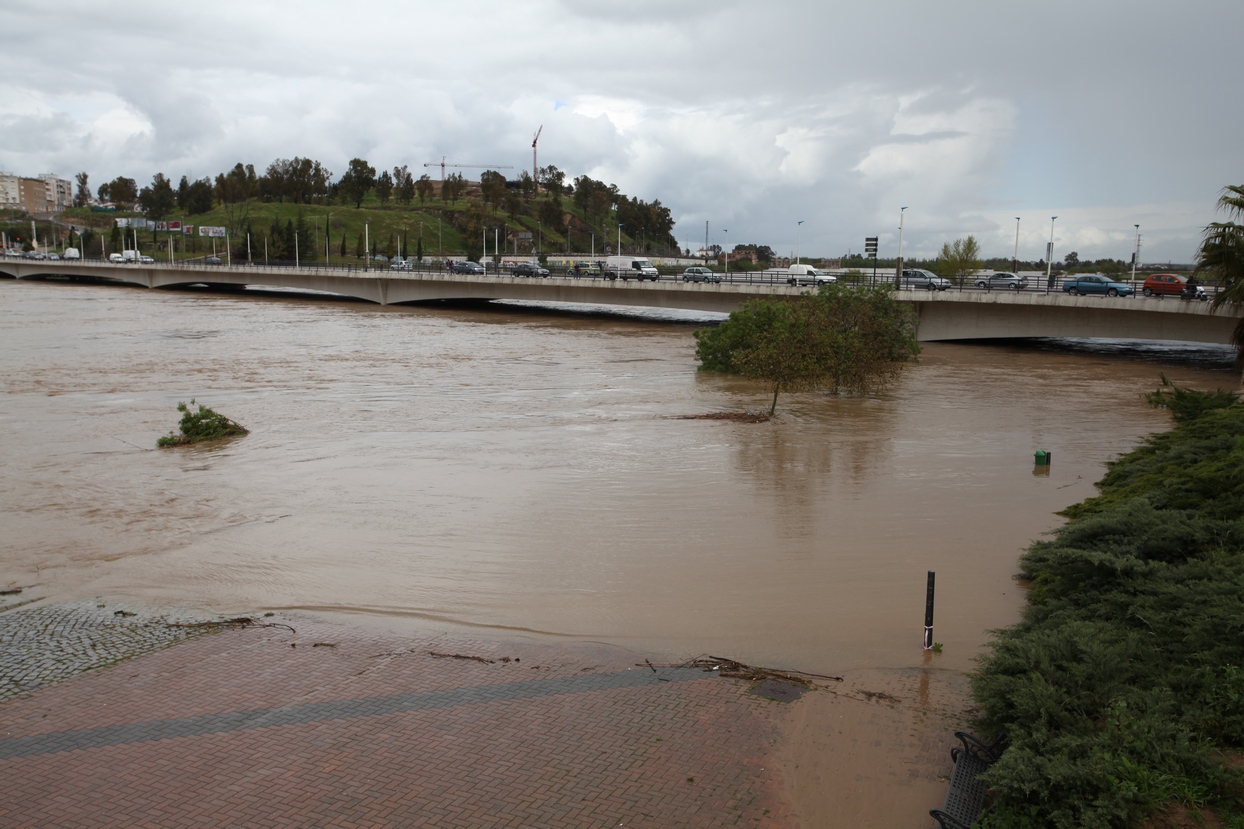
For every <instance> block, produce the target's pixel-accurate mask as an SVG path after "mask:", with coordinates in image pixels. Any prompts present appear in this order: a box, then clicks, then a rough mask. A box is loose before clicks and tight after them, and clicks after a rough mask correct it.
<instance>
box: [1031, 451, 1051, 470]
mask: <svg viewBox="0 0 1244 829" xmlns="http://www.w3.org/2000/svg"><path fill="white" fill-rule="evenodd" d="M1051 457H1052V455H1051V453H1050V452H1047V451H1045V450H1044V449H1038V450H1037V452H1036V457H1035V458H1034V463H1036V465H1037V466H1049V465H1050V458H1051Z"/></svg>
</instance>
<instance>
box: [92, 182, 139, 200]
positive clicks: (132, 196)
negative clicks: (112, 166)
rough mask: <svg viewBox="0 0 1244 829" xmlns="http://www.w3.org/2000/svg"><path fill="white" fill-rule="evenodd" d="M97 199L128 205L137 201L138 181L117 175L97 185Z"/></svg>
mask: <svg viewBox="0 0 1244 829" xmlns="http://www.w3.org/2000/svg"><path fill="white" fill-rule="evenodd" d="M99 200H100V201H105V202H114V203H115V204H122V205H128V204H133V203H134V202H136V201H138V182H136V181H134V179H132V178H126V177H125V176H117V177H116V178H114V179H113V180H112V181H109V182H107V183H105V184H101V185H99Z"/></svg>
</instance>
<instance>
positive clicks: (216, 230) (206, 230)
mask: <svg viewBox="0 0 1244 829" xmlns="http://www.w3.org/2000/svg"><path fill="white" fill-rule="evenodd" d="M199 235H200V236H219V237H222V238H223V237H224V235H225V229H224V228H223V227H212V226H211V225H199Z"/></svg>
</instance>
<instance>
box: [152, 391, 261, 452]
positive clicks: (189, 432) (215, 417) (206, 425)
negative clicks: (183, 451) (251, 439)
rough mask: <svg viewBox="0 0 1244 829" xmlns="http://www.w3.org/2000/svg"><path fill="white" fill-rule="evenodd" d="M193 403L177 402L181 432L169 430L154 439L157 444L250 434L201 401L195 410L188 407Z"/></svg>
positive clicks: (193, 441)
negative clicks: (157, 438) (175, 432)
mask: <svg viewBox="0 0 1244 829" xmlns="http://www.w3.org/2000/svg"><path fill="white" fill-rule="evenodd" d="M193 405H195V402H194V401H193V400H191V401H190V405H189V406H187V405H186V404H185V403H178V404H177V411H179V412H181V413H182V415H181V423H180V424H178V428H179V431H180V432H181V434H174V433H173V432H169V433H168V434H167V435H165V436H164V437H162V438H160V439H159V440H157V441H156V445H157V446H162V447H167V446H185V445H186V444H188V443H202V442H204V441H208V440H220V439H222V438H228V437H236V436H239V435H248V434H250V430H249V429H247V428H246V427H245V426H243V425H241V424H240V423H236V422H234V421H232V420H230V419H229V418H227V417H225V416H224V415H222V414H220V413H218V412H215V411H213V410H211V409H209V408H208V407H207V406H204V405H203V404H202V403H200V404H198V405H199V408H198V410H197V411H195V410H192V409H191V408H190V406H193Z"/></svg>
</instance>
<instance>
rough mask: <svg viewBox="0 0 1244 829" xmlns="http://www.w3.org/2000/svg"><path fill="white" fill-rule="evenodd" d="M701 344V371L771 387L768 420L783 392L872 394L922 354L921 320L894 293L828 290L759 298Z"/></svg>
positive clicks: (699, 336)
mask: <svg viewBox="0 0 1244 829" xmlns="http://www.w3.org/2000/svg"><path fill="white" fill-rule="evenodd" d="M695 339H696V358H697V359H698V360H699V361H700V363H701V368H703V369H707V370H711V371H724V372H728V373H732V374H740V375H742V376H744V377H750V378H752V379H755V380H763V381H765V382H768V383H770V384H772V388H773V402H772V403H771V404H770V406H769V415H770V416H772V415H773V413H774V412H775V411H776V409H777V400H778V395H779V394H780V393H781V392H783V391H810V390H813V389H830V390H832V391H833V392H835V393H837V392H844V391H845V392H850V393H866V392H868V391H870V390H871V389H873V388H876V387H880V386H884V385H886V384H888V383H890V382H892V381H894V380H895V379H897V377H898V376H899V374H900V373H901V371H902V369H903V367H904V365H905V364H907V363H909V362H911V361H913V360H914V359H915V358H916V356H917V355H918V354H919V353H920V346H919V345H918V344H917V342H916V318H915V314H914V312H913V311H912V309H911V308H910V307H908V306H906V305H903V304H900V303H899V302H898V301H897V300H896V299H895V298H894V294H893V291H892V290H891V289H889V288H856V289H850V288H845V287H842V286H838V285H824V286H822V287H821V289H820V292H819V293H818V294H816V295H815V296H802V297H794V298H779V297H765V298H763V299H754V300H751V301H750V302H748V303H746V304H745V305H744V306H743V307H742V308H741V309H739V310H738V311H735V312H733V313H731V314H730V319H729V320H727V321H726V322H724V323H722V324H721V325H719V326H717V327H716V328H708V329H702V330H700V331H696V332H695Z"/></svg>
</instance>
